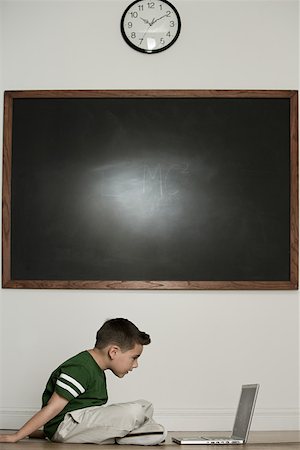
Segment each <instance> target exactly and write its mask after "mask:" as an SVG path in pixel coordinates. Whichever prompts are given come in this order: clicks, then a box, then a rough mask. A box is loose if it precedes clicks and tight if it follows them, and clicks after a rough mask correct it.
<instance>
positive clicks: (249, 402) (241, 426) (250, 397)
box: [172, 384, 259, 445]
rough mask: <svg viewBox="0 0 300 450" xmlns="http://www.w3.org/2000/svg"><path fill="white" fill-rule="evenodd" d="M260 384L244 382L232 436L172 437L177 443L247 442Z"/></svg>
mask: <svg viewBox="0 0 300 450" xmlns="http://www.w3.org/2000/svg"><path fill="white" fill-rule="evenodd" d="M258 388H259V384H244V385H243V386H242V391H241V395H240V400H239V404H238V407H237V411H236V415H235V420H234V425H233V431H232V434H231V436H230V437H209V436H198V437H172V441H173V442H176V444H196V445H201V444H204V445H209V444H213V445H215V444H223V445H224V444H225V445H226V444H228V445H229V444H245V443H246V442H247V439H248V434H249V430H250V425H251V420H252V416H253V412H254V408H255V402H256V397H257V393H258Z"/></svg>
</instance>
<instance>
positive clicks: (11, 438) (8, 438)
mask: <svg viewBox="0 0 300 450" xmlns="http://www.w3.org/2000/svg"><path fill="white" fill-rule="evenodd" d="M18 440H19V439H18V437H17V433H13V434H0V442H11V443H14V442H17V441H18Z"/></svg>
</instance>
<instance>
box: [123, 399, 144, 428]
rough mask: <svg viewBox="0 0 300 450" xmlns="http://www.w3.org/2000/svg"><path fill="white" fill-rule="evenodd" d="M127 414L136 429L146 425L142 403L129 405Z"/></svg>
mask: <svg viewBox="0 0 300 450" xmlns="http://www.w3.org/2000/svg"><path fill="white" fill-rule="evenodd" d="M127 414H128V416H129V417H130V419H131V420H132V423H133V424H134V428H135V427H136V426H139V425H140V424H142V423H144V421H145V409H144V407H143V405H141V404H140V403H131V404H129V405H128V410H127Z"/></svg>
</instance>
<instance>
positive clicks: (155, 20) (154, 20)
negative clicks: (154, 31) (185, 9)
mask: <svg viewBox="0 0 300 450" xmlns="http://www.w3.org/2000/svg"><path fill="white" fill-rule="evenodd" d="M164 17H167V14H164V15H163V16H161V17H159V18H158V19H153V20H152V22H151V25H153V24H154V23H155V22H157V21H158V20H160V19H163V18H164Z"/></svg>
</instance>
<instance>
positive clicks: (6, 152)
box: [2, 90, 298, 290]
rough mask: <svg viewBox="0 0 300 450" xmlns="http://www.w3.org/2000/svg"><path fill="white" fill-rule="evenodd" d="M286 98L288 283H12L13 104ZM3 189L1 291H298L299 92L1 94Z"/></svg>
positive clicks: (200, 91) (78, 91)
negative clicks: (25, 100)
mask: <svg viewBox="0 0 300 450" xmlns="http://www.w3.org/2000/svg"><path fill="white" fill-rule="evenodd" d="M101 97H102V98H103V97H105V98H115V97H120V98H130V97H134V98H177V97H178V98H182V97H184V98H194V97H197V98H240V99H242V98H288V99H289V101H290V162H291V163H290V280H289V281H247V280H245V281H235V280H232V281H189V280H186V281H174V280H173V281H172V280H166V281H155V280H151V281H148V280H145V281H126V280H115V281H111V280H110V281H105V280H98V281H90V280H86V281H82V280H63V281H55V280H54V281H53V280H14V279H12V278H11V257H12V256H11V181H12V180H11V176H12V170H11V164H12V130H13V107H14V99H18V98H43V99H46V98H64V99H67V98H101ZM3 144H4V145H3V181H2V182H3V190H2V287H3V288H30V289H32V288H39V289H50V288H52V289H151V290H160V289H187V290H191V289H194V290H201V289H205V290H210V289H215V290H216V289H221V290H228V289H243V290H244V289H248V290H250V289H251V290H254V289H256V290H257V289H262V290H266V289H278V290H279V289H298V92H297V91H291V90H273V91H271V90H105V91H104V90H88V91H85V90H82V91H80V90H76V91H75V90H63V91H56V90H47V91H45V90H42V91H7V92H5V94H4V140H3Z"/></svg>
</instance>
